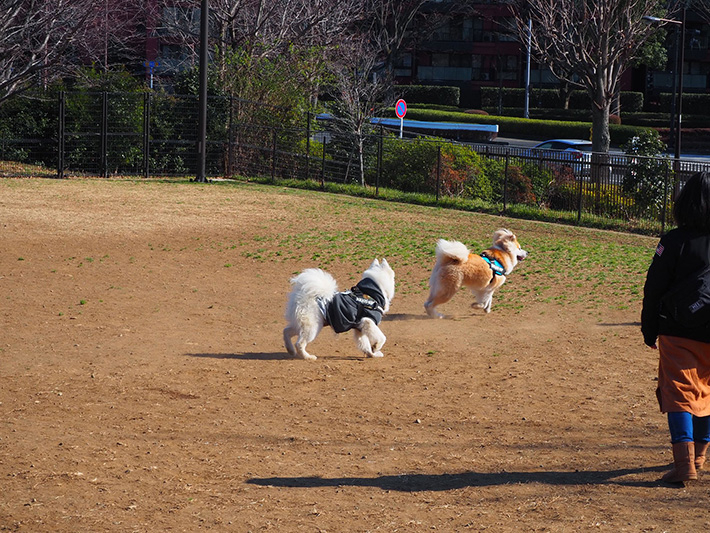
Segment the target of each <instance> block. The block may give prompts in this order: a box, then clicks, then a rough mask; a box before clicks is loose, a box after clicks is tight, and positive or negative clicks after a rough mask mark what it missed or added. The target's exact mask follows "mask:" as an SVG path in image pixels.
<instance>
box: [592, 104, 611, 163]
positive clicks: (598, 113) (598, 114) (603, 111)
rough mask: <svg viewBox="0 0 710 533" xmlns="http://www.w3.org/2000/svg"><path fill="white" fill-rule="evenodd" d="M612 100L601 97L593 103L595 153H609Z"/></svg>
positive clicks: (593, 144)
mask: <svg viewBox="0 0 710 533" xmlns="http://www.w3.org/2000/svg"><path fill="white" fill-rule="evenodd" d="M610 108H611V100H609V99H607V98H604V97H603V96H601V97H596V96H595V98H594V101H593V102H592V149H593V150H594V151H595V152H608V151H609V144H610V141H611V139H610V137H609V109H610Z"/></svg>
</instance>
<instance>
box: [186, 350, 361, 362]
mask: <svg viewBox="0 0 710 533" xmlns="http://www.w3.org/2000/svg"><path fill="white" fill-rule="evenodd" d="M185 355H186V356H187V357H204V358H211V359H233V360H235V361H281V360H283V361H301V359H298V358H296V357H291V356H290V355H289V354H288V353H286V352H242V353H186V354H185ZM319 359H320V358H319ZM323 359H330V360H338V361H359V360H361V359H365V357H357V356H346V355H324V356H323Z"/></svg>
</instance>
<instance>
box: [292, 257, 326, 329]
mask: <svg viewBox="0 0 710 533" xmlns="http://www.w3.org/2000/svg"><path fill="white" fill-rule="evenodd" d="M291 285H292V287H293V288H292V290H291V294H290V295H289V298H288V304H287V305H286V319H287V320H289V321H291V322H294V321H300V322H302V321H304V320H306V321H309V320H315V319H314V318H312V317H314V316H318V315H319V314H320V313H319V312H318V309H319V308H320V309H322V307H321V305H323V306H325V305H327V304H328V303H329V302H330V301H331V300H332V299H333V296H334V295H335V293H336V292H338V284H337V282H336V281H335V278H333V276H331V275H330V274H328V273H327V272H325V271H324V270H321V269H320V268H307V269H306V270H304V271H303V272H301V273H300V274H299V275H298V276H296V277H294V278H291ZM319 301H320V305H319Z"/></svg>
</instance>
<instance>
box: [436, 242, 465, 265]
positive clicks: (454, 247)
mask: <svg viewBox="0 0 710 533" xmlns="http://www.w3.org/2000/svg"><path fill="white" fill-rule="evenodd" d="M468 254H469V251H468V248H466V245H465V244H463V243H462V242H459V241H447V240H445V239H439V240H438V241H437V243H436V262H437V263H441V262H443V261H444V260H446V259H449V260H452V259H453V260H454V261H459V262H461V263H463V262H465V261H466V260H467V259H468Z"/></svg>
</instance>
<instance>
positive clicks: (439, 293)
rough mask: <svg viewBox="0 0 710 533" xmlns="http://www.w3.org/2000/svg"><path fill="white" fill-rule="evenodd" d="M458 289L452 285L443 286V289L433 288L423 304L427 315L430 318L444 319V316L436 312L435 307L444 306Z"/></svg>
mask: <svg viewBox="0 0 710 533" xmlns="http://www.w3.org/2000/svg"><path fill="white" fill-rule="evenodd" d="M457 290H458V287H454V286H453V285H445V286H443V287H433V288H432V290H431V291H430V292H429V299H428V300H427V301H426V303H425V304H424V309H426V313H427V315H429V316H430V317H432V318H444V315H442V314H441V313H439V312H438V311H437V310H436V307H437V306H439V305H441V304H445V303H446V302H448V301H449V300H451V298H453V297H454V295H455V294H456V291H457Z"/></svg>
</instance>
